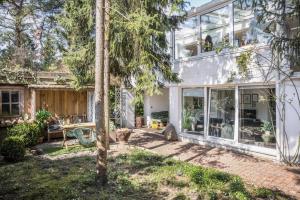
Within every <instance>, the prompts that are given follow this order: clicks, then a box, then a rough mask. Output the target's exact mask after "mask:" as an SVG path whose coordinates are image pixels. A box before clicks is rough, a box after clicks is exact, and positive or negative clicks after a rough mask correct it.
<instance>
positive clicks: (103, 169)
mask: <svg viewBox="0 0 300 200" xmlns="http://www.w3.org/2000/svg"><path fill="white" fill-rule="evenodd" d="M103 66H104V0H96V66H95V122H96V134H97V161H96V162H97V163H96V173H97V175H96V182H97V184H99V185H105V184H106V183H107V148H106V147H107V146H106V137H105V129H104V128H105V123H104V112H103V111H104V98H103V95H104V90H103V89H104V70H103V68H104V67H103Z"/></svg>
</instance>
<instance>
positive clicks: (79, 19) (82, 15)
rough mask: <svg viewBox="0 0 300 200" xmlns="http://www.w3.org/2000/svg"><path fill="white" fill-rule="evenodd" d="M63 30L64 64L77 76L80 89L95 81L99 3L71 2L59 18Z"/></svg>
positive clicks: (90, 1)
mask: <svg viewBox="0 0 300 200" xmlns="http://www.w3.org/2000/svg"><path fill="white" fill-rule="evenodd" d="M57 20H58V22H59V24H60V26H61V27H62V29H60V30H59V32H60V35H61V37H62V38H63V39H64V40H65V41H66V42H67V46H61V48H62V51H63V63H64V64H65V65H66V66H68V67H69V69H70V71H71V73H72V74H73V85H74V86H75V87H76V88H80V87H83V86H86V85H88V84H91V83H93V81H94V64H95V36H94V32H95V1H94V0H80V1H78V0H68V1H65V3H64V5H63V12H62V13H61V14H60V15H59V16H57Z"/></svg>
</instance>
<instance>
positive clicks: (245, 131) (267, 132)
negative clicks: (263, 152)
mask: <svg viewBox="0 0 300 200" xmlns="http://www.w3.org/2000/svg"><path fill="white" fill-rule="evenodd" d="M239 91H240V98H239V105H240V111H239V123H240V130H239V142H241V143H245V144H251V145H257V146H263V147H269V148H275V147H276V138H275V130H276V124H275V123H276V120H275V119H276V116H275V115H276V108H275V104H276V102H275V98H274V97H275V89H240V90H239Z"/></svg>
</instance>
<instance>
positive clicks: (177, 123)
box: [169, 87, 181, 133]
mask: <svg viewBox="0 0 300 200" xmlns="http://www.w3.org/2000/svg"><path fill="white" fill-rule="evenodd" d="M169 97H170V98H169V104H170V112H169V121H170V123H171V124H173V125H174V127H175V129H176V132H177V133H179V132H180V127H181V112H180V110H181V109H180V107H181V91H180V89H179V88H178V87H170V88H169Z"/></svg>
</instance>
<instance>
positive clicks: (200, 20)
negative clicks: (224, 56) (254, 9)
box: [198, 2, 234, 55]
mask: <svg viewBox="0 0 300 200" xmlns="http://www.w3.org/2000/svg"><path fill="white" fill-rule="evenodd" d="M230 5H233V2H232V3H227V4H224V5H222V6H220V7H218V8H216V9H213V10H210V11H209V12H206V13H202V14H199V15H198V16H199V18H200V19H199V23H200V24H199V25H200V36H199V37H200V41H201V42H200V53H199V54H198V55H200V54H205V53H210V52H214V53H215V52H216V51H215V50H214V49H212V50H211V51H203V49H202V16H204V15H207V14H209V13H212V12H215V11H217V10H221V9H224V8H226V7H227V8H228V11H229V12H231V13H229V15H228V17H229V20H228V28H229V29H231V28H230V27H231V25H230V24H231V23H233V22H231V21H232V20H230V15H232V16H233V10H232V9H230ZM232 8H233V6H232ZM232 18H234V17H232ZM233 31H234V30H233V28H232V33H233V34H234V32H233ZM228 35H229V42H230V43H231V39H230V32H229V33H228Z"/></svg>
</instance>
